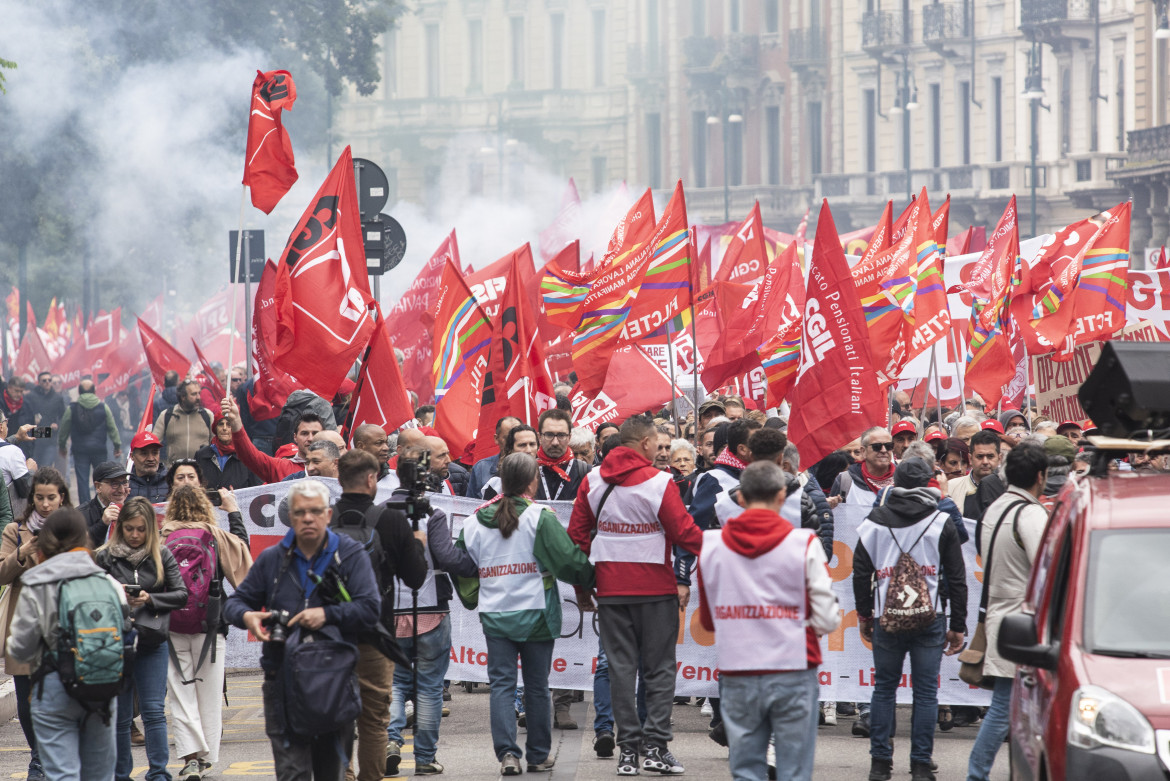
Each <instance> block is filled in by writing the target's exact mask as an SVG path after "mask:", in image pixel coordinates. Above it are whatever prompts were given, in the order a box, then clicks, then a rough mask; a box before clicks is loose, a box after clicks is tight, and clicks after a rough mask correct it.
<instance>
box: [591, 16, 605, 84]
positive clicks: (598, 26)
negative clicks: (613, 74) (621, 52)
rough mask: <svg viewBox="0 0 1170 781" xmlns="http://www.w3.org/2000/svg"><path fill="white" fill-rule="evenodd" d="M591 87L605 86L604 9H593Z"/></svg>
mask: <svg viewBox="0 0 1170 781" xmlns="http://www.w3.org/2000/svg"><path fill="white" fill-rule="evenodd" d="M593 86H594V87H604V86H605V9H604V8H594V9H593Z"/></svg>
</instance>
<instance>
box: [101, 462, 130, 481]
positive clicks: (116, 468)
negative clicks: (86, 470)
mask: <svg viewBox="0 0 1170 781" xmlns="http://www.w3.org/2000/svg"><path fill="white" fill-rule="evenodd" d="M129 476H130V473H129V472H127V471H126V465H125V464H120V463H118V462H117V461H103V462H101V463H100V464H98V465H97V466H95V467H94V468H93V481H94V482H95V483H103V482H105V481H106V480H120V479H122V478H123V477H129Z"/></svg>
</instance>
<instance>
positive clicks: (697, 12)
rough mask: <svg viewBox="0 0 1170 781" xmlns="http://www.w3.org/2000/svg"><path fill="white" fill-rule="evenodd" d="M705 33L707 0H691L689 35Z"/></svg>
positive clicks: (702, 34) (698, 36)
mask: <svg viewBox="0 0 1170 781" xmlns="http://www.w3.org/2000/svg"><path fill="white" fill-rule="evenodd" d="M706 34H707V0H691V35H693V36H695V37H696V38H700V37H702V36H704V35H706Z"/></svg>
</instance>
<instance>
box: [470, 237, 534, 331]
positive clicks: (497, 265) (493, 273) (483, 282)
mask: <svg viewBox="0 0 1170 781" xmlns="http://www.w3.org/2000/svg"><path fill="white" fill-rule="evenodd" d="M513 263H516V264H519V272H520V284H522V285H527V284H528V283H529V282H531V281H532V278H533V277H534V276H536V267H535V265H534V264H533V261H532V248H531V247H529V246H528V245H527V244H525V245H524V246H522V247H519V248H517V249H515V250H513V251H512V252H509V253H508V254H507V255H505V256H504V257H502V258H500V259H499V260H497V261H495V262H494V263H491V264H489V265H487V266H485V267H483V268H482V269H480V270H479V271H477V272H475V273H474V274H472V275H471V276H465V277H464V279H465V280H466V282H467V287H468V288H470V290H471V292H472V293H473V294H474V295H475V299H476V301H478V302H479V305H480V306H481V307H483V311H484V314H486V315H487V316H488V317H490V318H493V319H494V318H495V316H496V315H497V314H499V312H500V301H501V300H502V298H503V295H504V289H505V288H506V287H507V284H508V274H509V272H510V271H511V269H512V265H513Z"/></svg>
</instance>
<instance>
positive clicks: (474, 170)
mask: <svg viewBox="0 0 1170 781" xmlns="http://www.w3.org/2000/svg"><path fill="white" fill-rule="evenodd" d="M467 192H468V193H469V194H471V195H483V163H472V164H470V165H469V166H467Z"/></svg>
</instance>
